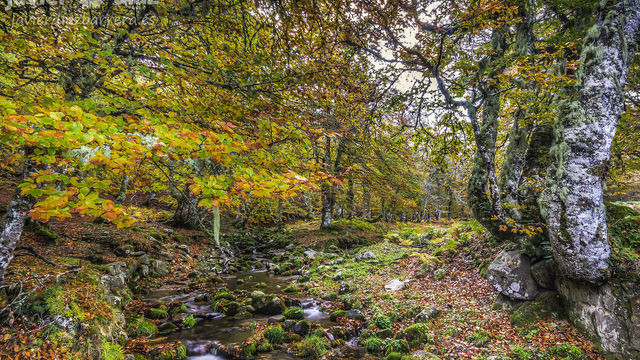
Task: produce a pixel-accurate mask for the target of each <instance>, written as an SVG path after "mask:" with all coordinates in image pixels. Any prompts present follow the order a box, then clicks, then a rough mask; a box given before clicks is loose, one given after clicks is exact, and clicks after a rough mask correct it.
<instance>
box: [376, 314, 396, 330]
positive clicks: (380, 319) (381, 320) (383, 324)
mask: <svg viewBox="0 0 640 360" xmlns="http://www.w3.org/2000/svg"><path fill="white" fill-rule="evenodd" d="M373 323H374V324H375V325H376V327H377V328H378V329H391V325H392V324H391V319H390V318H389V317H388V316H384V315H378V316H376V317H375V319H373Z"/></svg>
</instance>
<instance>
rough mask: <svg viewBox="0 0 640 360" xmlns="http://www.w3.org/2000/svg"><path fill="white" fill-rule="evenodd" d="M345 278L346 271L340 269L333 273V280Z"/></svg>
mask: <svg viewBox="0 0 640 360" xmlns="http://www.w3.org/2000/svg"><path fill="white" fill-rule="evenodd" d="M343 278H344V271H342V270H340V271H338V272H337V273H335V274H333V281H340V280H342V279H343Z"/></svg>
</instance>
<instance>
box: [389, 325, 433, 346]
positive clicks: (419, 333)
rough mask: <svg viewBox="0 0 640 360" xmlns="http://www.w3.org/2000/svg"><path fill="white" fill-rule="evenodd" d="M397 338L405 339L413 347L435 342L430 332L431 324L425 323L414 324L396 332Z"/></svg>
mask: <svg viewBox="0 0 640 360" xmlns="http://www.w3.org/2000/svg"><path fill="white" fill-rule="evenodd" d="M396 339H404V340H406V341H408V342H409V344H410V345H411V346H412V347H418V346H420V345H422V344H431V343H433V336H431V334H429V326H428V325H427V324H424V323H418V324H413V325H411V326H409V327H407V328H405V329H403V330H402V331H400V332H398V333H397V334H396Z"/></svg>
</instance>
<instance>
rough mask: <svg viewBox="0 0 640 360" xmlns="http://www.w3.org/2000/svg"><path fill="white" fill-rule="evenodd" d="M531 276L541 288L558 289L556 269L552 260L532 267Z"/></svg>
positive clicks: (540, 262) (543, 261)
mask: <svg viewBox="0 0 640 360" xmlns="http://www.w3.org/2000/svg"><path fill="white" fill-rule="evenodd" d="M531 276H532V277H533V279H534V280H535V281H536V283H537V284H538V285H539V286H540V287H543V288H545V289H549V290H554V289H555V288H556V268H555V264H554V262H553V260H551V259H548V260H542V261H539V262H537V263H535V264H533V265H531Z"/></svg>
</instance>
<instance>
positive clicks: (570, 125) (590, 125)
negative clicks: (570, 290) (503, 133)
mask: <svg viewBox="0 0 640 360" xmlns="http://www.w3.org/2000/svg"><path fill="white" fill-rule="evenodd" d="M639 25H640V0H631V1H619V2H618V3H617V4H615V5H614V6H613V7H611V8H610V10H608V11H607V14H606V17H605V18H604V21H602V22H601V23H598V24H596V25H594V26H593V27H592V28H591V29H590V30H589V31H588V33H587V36H586V39H585V43H584V47H583V49H582V51H581V56H580V70H579V71H578V73H577V75H576V77H577V82H576V85H575V86H574V87H573V88H571V89H568V90H567V93H566V94H564V96H563V98H562V99H563V100H562V101H558V117H557V119H556V124H555V141H554V145H553V147H552V149H551V154H552V157H553V166H552V169H551V171H550V172H549V176H548V178H547V187H546V189H545V191H544V193H543V197H542V198H541V205H542V210H543V216H545V217H546V220H547V226H548V228H549V237H550V241H551V246H552V248H553V254H554V258H555V260H556V262H557V263H558V265H559V267H560V269H561V271H562V272H563V273H564V275H565V276H567V277H569V278H572V279H574V280H580V281H588V282H592V283H600V282H602V281H604V280H606V279H607V278H608V276H609V274H610V269H609V265H608V262H607V261H608V259H609V256H610V252H611V251H610V247H609V243H608V239H607V224H606V222H605V209H604V204H603V178H604V175H605V169H606V165H607V162H608V161H609V157H610V150H611V144H612V141H613V137H614V135H615V131H616V124H617V122H618V119H619V117H620V114H621V113H622V111H623V109H624V96H623V91H624V86H625V82H626V78H627V72H628V69H629V65H630V63H631V60H632V59H633V55H634V51H635V47H636V40H637V36H638V27H639Z"/></svg>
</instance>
